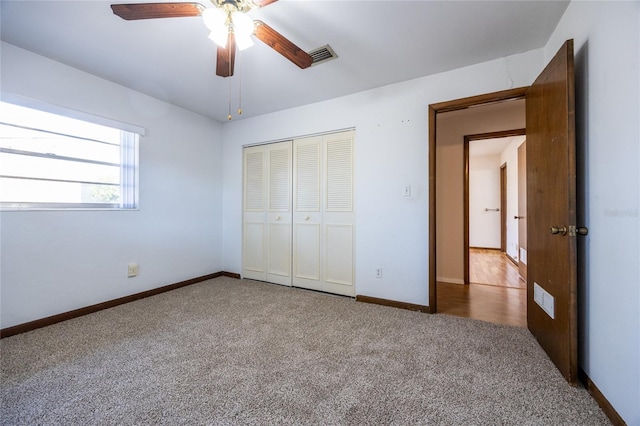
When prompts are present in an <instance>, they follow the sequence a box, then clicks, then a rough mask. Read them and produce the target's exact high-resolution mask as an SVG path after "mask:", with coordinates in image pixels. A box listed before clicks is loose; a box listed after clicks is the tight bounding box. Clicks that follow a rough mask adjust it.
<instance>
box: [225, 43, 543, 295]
mask: <svg viewBox="0 0 640 426" xmlns="http://www.w3.org/2000/svg"><path fill="white" fill-rule="evenodd" d="M541 68H542V57H541V52H540V51H532V52H528V53H524V54H520V55H516V56H512V57H509V58H505V59H500V60H496V61H491V62H487V63H483V64H478V65H475V66H472V67H468V68H462V69H458V70H454V71H450V72H446V73H443V74H438V75H433V76H429V77H424V78H420V79H416V80H411V81H406V82H403V83H399V84H394V85H390V86H385V87H380V88H377V89H373V90H368V91H365V92H361V93H357V94H354V95H350V96H345V97H342V98H337V99H333V100H330V101H326V102H321V103H317V104H312V105H307V106H304V107H300V108H295V109H291V110H286V111H280V112H276V113H273V114H268V115H264V116H260V117H255V118H250V119H245V120H240V121H236V122H231V123H227V124H224V126H223V139H224V147H223V159H224V160H223V161H224V164H225V169H224V195H223V197H224V198H223V199H224V202H223V205H224V215H223V216H224V231H223V232H224V254H225V259H224V269H225V270H227V271H230V272H236V273H239V272H240V271H241V262H242V257H241V254H242V247H241V219H242V211H241V207H242V206H241V193H242V146H243V145H245V144H255V143H259V142H265V141H273V140H279V139H284V138H291V137H294V136H302V135H308V134H313V133H317V132H326V131H330V130H337V129H343V128H348V127H355V129H356V136H355V208H356V238H355V257H356V293H357V294H361V295H367V296H373V297H380V298H385V299H391V300H397V301H403V302H409V303H415V304H421V305H428V304H429V297H428V282H429V279H428V267H427V265H428V259H429V253H428V242H429V235H428V224H429V210H428V209H429V206H428V176H429V170H428V105H429V104H431V103H436V102H442V101H446V100H451V99H457V98H461V97H465V96H472V95H478V94H481V93H487V92H493V91H498V90H504V89H508V88H512V87H518V86H526V85H528V84H530V83H531V82H532V81H533V78H534V77H535V76H536V75H537V74H538V73H539V72H540V70H541ZM407 184H410V185H411V186H412V197H410V198H405V197H403V196H402V192H403V191H402V190H403V187H404V186H405V185H407ZM377 267H382V268H384V274H383V278H375V269H376V268H377Z"/></svg>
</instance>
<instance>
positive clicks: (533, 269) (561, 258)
mask: <svg viewBox="0 0 640 426" xmlns="http://www.w3.org/2000/svg"><path fill="white" fill-rule="evenodd" d="M574 74H575V73H574V51H573V40H567V41H566V42H565V43H564V44H563V45H562V46H561V47H560V49H559V50H558V52H557V53H556V54H555V55H554V56H553V58H552V59H551V60H550V61H549V63H548V64H547V65H546V66H545V68H544V70H543V71H542V72H541V73H540V74H539V75H538V77H537V78H536V79H535V81H534V82H533V84H532V85H531V86H530V87H525V88H519V89H511V90H507V91H502V92H494V93H490V94H485V95H480V96H475V97H470V98H464V99H458V100H455V101H449V102H443V103H439V104H432V105H430V106H429V190H430V191H429V193H430V195H429V202H430V210H429V231H430V234H429V249H430V254H429V267H430V270H429V305H430V311H431V312H438V310H439V309H438V306H439V302H438V292H439V290H438V288H437V287H438V286H437V274H439V273H440V271H439V270H438V269H437V268H438V266H437V260H438V257H439V256H440V255H439V254H438V253H437V251H436V249H437V246H438V242H439V241H440V240H442V239H443V238H440V237H437V225H438V221H437V220H436V218H437V216H438V213H437V211H438V205H437V198H436V196H437V194H438V185H439V184H441V182H439V181H441V179H439V178H438V179H437V178H436V175H437V170H438V169H437V168H436V164H437V161H436V157H437V150H436V146H437V144H436V136H437V133H436V126H438V133H439V131H440V129H439V125H438V124H437V118H438V115H441V114H443V112H446V111H453V112H456V111H458V110H461V109H465V108H467V109H470V108H472V107H476V106H480V105H486V104H491V103H504V101H507V100H513V99H519V98H520V99H521V98H524V99H525V106H526V128H527V137H528V139H529V141H528V142H527V145H526V174H527V179H526V181H527V183H526V188H527V189H526V190H527V213H526V219H525V220H526V228H527V248H526V249H525V252H526V251H528V252H529V254H527V255H526V257H527V268H526V275H527V283H528V285H527V297H526V299H525V300H526V301H527V302H528V303H527V317H526V326H527V328H528V329H529V331H530V332H531V333H532V334H533V335H534V336H535V338H536V339H537V340H538V342H539V344H540V346H541V347H542V348H543V349H544V351H545V352H546V353H547V354H548V355H549V358H550V359H551V360H552V361H553V363H554V364H555V365H556V367H558V369H559V370H560V372H561V373H562V374H563V376H564V377H565V378H566V379H567V381H568V382H570V383H575V382H576V380H577V376H578V351H577V347H578V335H577V288H578V283H577V281H578V274H577V271H578V265H577V260H578V253H577V242H576V240H577V237H578V236H583V235H587V233H588V229H587V228H586V227H582V226H580V225H579V224H577V223H576V205H577V202H576V176H577V173H576V169H577V168H576V156H575V152H576V140H575V89H574V80H575V77H574ZM533 206H535V208H534V207H533ZM451 218H452V219H453V221H455V219H456V218H455V217H451Z"/></svg>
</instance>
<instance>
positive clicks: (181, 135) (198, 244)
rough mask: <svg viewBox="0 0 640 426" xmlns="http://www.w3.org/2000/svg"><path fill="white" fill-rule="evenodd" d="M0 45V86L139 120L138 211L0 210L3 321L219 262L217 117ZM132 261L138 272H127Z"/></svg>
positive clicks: (189, 274) (215, 267)
mask: <svg viewBox="0 0 640 426" xmlns="http://www.w3.org/2000/svg"><path fill="white" fill-rule="evenodd" d="M1 48H2V51H1V54H2V80H1V83H2V86H1V88H2V90H3V92H9V93H14V94H18V95H22V96H26V97H30V98H34V99H38V100H41V101H44V102H47V103H50V104H54V105H60V106H63V107H66V108H70V109H75V110H80V111H84V112H87V113H91V114H94V115H99V116H103V117H107V118H110V119H114V120H118V121H123V122H127V123H131V124H135V125H138V126H141V127H144V128H145V129H146V136H145V137H142V138H141V139H140V209H139V211H29V212H24V211H23V212H8V211H5V212H2V214H1V227H2V228H1V231H2V233H1V239H0V244H1V251H2V258H1V265H0V266H1V275H0V278H1V307H2V310H1V311H2V313H1V320H0V322H1V327H2V328H6V327H10V326H13V325H16V324H21V323H25V322H28V321H32V320H35V319H39V318H43V317H47V316H49V315H54V314H58V313H62V312H66V311H70V310H73V309H77V308H81V307H85V306H88V305H92V304H95V303H99V302H103V301H107V300H112V299H115V298H118V297H122V296H126V295H129V294H133V293H137V292H140V291H144V290H149V289H152V288H156V287H160V286H163V285H167V284H172V283H175V282H179V281H182V280H186V279H190V278H194V277H198V276H202V275H206V274H210V273H213V272H218V271H221V270H222V244H221V236H222V229H221V223H222V208H221V201H222V188H221V185H222V172H221V169H222V162H221V151H222V145H221V135H222V130H221V125H220V124H219V123H216V122H214V121H212V120H210V119H207V118H204V117H202V116H200V115H197V114H194V113H191V112H188V111H186V110H184V109H180V108H177V107H175V106H172V105H170V104H167V103H164V102H161V101H158V100H156V99H153V98H150V97H148V96H145V95H142V94H140V93H138V92H134V91H132V90H129V89H126V88H124V87H122V86H118V85H116V84H114V83H111V82H108V81H105V80H103V79H100V78H98V77H95V76H92V75H89V74H86V73H84V72H81V71H78V70H76V69H74V68H71V67H68V66H66V65H63V64H60V63H58V62H54V61H51V60H49V59H46V58H44V57H41V56H38V55H35V54H33V53H30V52H27V51H25V50H22V49H18V48H16V47H14V46H12V45H9V44H6V43H2V47H1ZM129 262H138V263H139V265H140V274H139V276H138V277H136V278H129V279H128V278H127V275H126V269H127V264H128V263H129Z"/></svg>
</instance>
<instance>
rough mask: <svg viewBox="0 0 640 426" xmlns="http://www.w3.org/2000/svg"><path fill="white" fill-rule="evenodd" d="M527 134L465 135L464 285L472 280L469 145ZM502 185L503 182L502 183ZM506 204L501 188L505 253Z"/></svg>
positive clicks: (463, 208) (506, 131)
mask: <svg viewBox="0 0 640 426" xmlns="http://www.w3.org/2000/svg"><path fill="white" fill-rule="evenodd" d="M526 132H527V129H524V128H523V129H511V130H502V131H498V132H487V133H477V134H473V135H465V136H464V149H463V152H464V154H463V155H464V160H463V161H464V163H463V164H464V167H463V173H464V176H463V179H464V180H463V182H464V188H463V194H464V200H463V203H462V214H463V225H462V226H463V236H464V240H463V241H464V243H463V244H464V270H463V274H464V283H465V284H469V282H470V279H469V232H470V230H469V143H470V142H473V141H481V140H486V139H497V138H508V137H510V136H523V135H525V134H526ZM506 166H507V165H506V163H505V164H503V165H502V166H500V168H501V169H502V168H506ZM501 184H502V182H501ZM503 204H505V203H504V197H503V194H502V188H501V194H500V210H501V211H500V230H501V231H500V232H501V235H500V246H501V247H500V250H502V251H505V249H506V229H505V228H506V227H505V225H504V220H503V217H504V218H505V219H506V214H507V212H506V210H505V208H504V206H503ZM503 239H504V240H505V243H504V246H503Z"/></svg>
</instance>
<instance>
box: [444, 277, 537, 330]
mask: <svg viewBox="0 0 640 426" xmlns="http://www.w3.org/2000/svg"><path fill="white" fill-rule="evenodd" d="M436 294H437V299H438V313H441V314H449V315H456V316H459V317H465V318H474V319H478V320H482V321H489V322H493V323H496V324H507V325H515V326H518V327H526V326H527V290H526V289H524V288H512V287H501V286H494V285H485V284H468V285H464V284H450V283H440V282H439V283H437V289H436Z"/></svg>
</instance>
